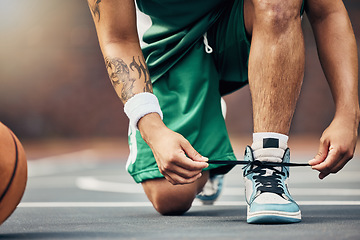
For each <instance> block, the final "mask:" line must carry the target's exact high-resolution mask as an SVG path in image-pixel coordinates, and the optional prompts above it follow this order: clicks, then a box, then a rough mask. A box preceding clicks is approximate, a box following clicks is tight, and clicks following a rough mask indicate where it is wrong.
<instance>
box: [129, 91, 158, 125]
mask: <svg viewBox="0 0 360 240" xmlns="http://www.w3.org/2000/svg"><path fill="white" fill-rule="evenodd" d="M124 112H125V114H126V115H127V116H128V118H129V120H130V127H131V128H133V129H136V130H138V122H139V120H140V119H141V118H143V117H144V116H146V115H148V114H150V113H156V114H157V115H158V116H159V117H160V119H161V120H162V118H163V114H162V111H161V109H160V105H159V101H158V99H157V97H156V96H155V95H154V94H152V93H149V92H142V93H138V94H136V95H134V96H133V97H132V98H130V99H129V100H128V101H127V102H126V103H125V105H124Z"/></svg>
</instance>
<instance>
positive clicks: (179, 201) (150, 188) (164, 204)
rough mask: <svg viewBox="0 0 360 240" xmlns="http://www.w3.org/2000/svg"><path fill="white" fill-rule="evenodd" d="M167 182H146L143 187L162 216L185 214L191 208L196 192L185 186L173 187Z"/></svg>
mask: <svg viewBox="0 0 360 240" xmlns="http://www.w3.org/2000/svg"><path fill="white" fill-rule="evenodd" d="M165 181H167V180H165ZM165 181H156V180H155V181H154V180H152V181H145V182H144V183H143V184H142V185H143V188H144V191H145V193H146V195H147V197H148V198H149V200H150V201H151V203H152V205H153V206H154V208H155V210H156V211H157V212H159V213H160V214H162V215H181V214H184V213H185V212H187V211H188V210H189V209H190V208H191V205H192V202H193V201H194V199H195V196H196V191H195V190H193V189H192V188H188V187H186V186H185V185H182V186H181V185H180V186H173V185H171V184H170V183H168V182H165Z"/></svg>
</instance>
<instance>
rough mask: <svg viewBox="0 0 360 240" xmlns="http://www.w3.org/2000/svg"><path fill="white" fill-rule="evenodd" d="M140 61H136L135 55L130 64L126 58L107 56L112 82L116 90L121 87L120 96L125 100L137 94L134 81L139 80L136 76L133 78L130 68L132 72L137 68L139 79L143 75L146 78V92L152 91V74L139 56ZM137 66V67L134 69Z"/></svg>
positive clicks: (106, 63)
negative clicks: (126, 61)
mask: <svg viewBox="0 0 360 240" xmlns="http://www.w3.org/2000/svg"><path fill="white" fill-rule="evenodd" d="M138 59H139V63H140V64H138V63H137V62H136V61H135V57H133V61H132V62H131V63H130V65H129V66H128V65H127V64H126V63H125V62H124V60H122V59H121V58H108V57H106V58H105V65H106V69H107V71H108V74H109V77H110V80H111V83H112V85H113V87H114V88H115V90H117V89H118V87H120V88H121V93H120V97H121V99H122V100H123V101H124V102H125V101H127V100H128V99H130V98H131V97H132V96H134V95H135V93H134V83H135V81H136V80H137V79H136V78H133V77H131V76H130V73H131V72H130V70H131V71H132V72H135V70H137V72H138V79H140V78H141V77H142V76H143V75H144V78H145V87H144V91H145V92H151V91H152V86H151V82H150V76H149V71H148V69H147V67H146V64H145V63H144V64H143V63H142V62H141V61H140V57H138ZM133 68H135V69H133Z"/></svg>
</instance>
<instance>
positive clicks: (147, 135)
mask: <svg viewBox="0 0 360 240" xmlns="http://www.w3.org/2000/svg"><path fill="white" fill-rule="evenodd" d="M138 127H139V130H140V133H141V135H142V136H143V138H144V140H145V141H146V143H147V144H148V145H149V146H150V148H151V150H152V151H153V154H154V157H155V160H156V162H157V164H158V167H159V170H160V172H161V174H163V175H164V177H165V178H166V179H167V180H168V181H169V182H170V183H172V184H174V185H176V184H187V183H192V182H194V181H196V180H197V179H198V178H200V177H201V172H202V170H203V169H204V168H206V167H208V166H209V164H208V163H207V160H208V159H207V158H205V157H203V156H201V155H200V154H199V153H198V152H197V151H196V150H195V149H194V148H193V147H192V146H191V144H190V143H189V142H188V141H187V140H186V139H185V138H184V137H183V136H181V135H180V134H178V133H176V132H174V131H172V130H170V129H168V128H167V127H166V126H165V125H164V124H163V123H162V121H161V119H160V117H159V116H158V114H156V113H152V114H148V115H146V116H145V117H143V118H141V119H140V121H139V123H138Z"/></svg>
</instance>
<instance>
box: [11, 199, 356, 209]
mask: <svg viewBox="0 0 360 240" xmlns="http://www.w3.org/2000/svg"><path fill="white" fill-rule="evenodd" d="M297 203H298V204H299V205H300V206H349V205H351V206H359V205H360V201H298V202H297ZM214 205H215V206H246V203H245V202H244V201H218V202H215V204H214ZM151 206H152V205H151V203H150V202H21V203H20V204H19V205H18V207H20V208H63V207H76V208H77V207H94V208H95V207H100V208H101V207H120V208H121V207H151ZM193 206H203V205H202V203H201V202H200V201H197V200H196V201H194V203H193Z"/></svg>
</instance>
